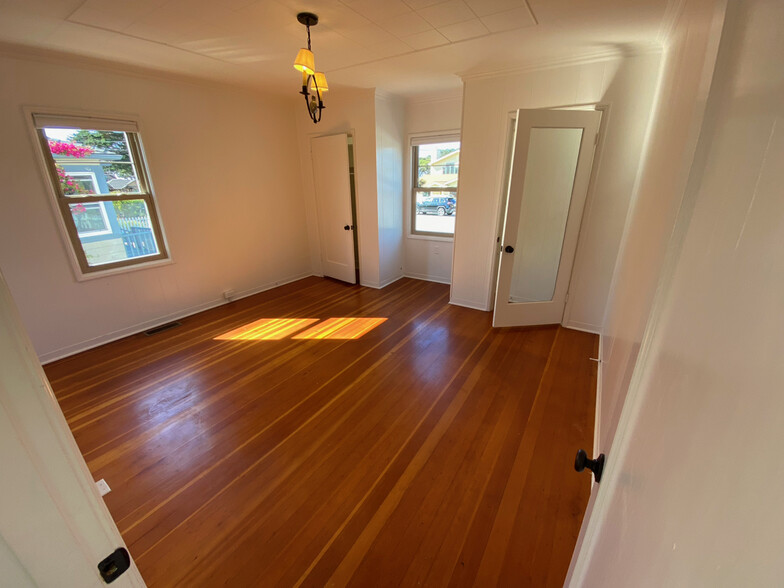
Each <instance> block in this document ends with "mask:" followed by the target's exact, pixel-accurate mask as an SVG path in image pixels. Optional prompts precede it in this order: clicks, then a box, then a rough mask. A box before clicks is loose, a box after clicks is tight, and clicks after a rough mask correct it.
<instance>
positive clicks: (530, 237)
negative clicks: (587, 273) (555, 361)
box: [509, 128, 583, 302]
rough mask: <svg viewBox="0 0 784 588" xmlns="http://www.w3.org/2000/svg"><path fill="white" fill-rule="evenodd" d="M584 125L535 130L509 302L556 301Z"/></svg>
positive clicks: (523, 197) (530, 147)
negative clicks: (570, 127) (580, 126)
mask: <svg viewBox="0 0 784 588" xmlns="http://www.w3.org/2000/svg"><path fill="white" fill-rule="evenodd" d="M582 136H583V129H582V128H575V129H565V128H533V129H531V135H530V139H529V144H528V159H527V162H526V170H527V171H526V174H525V183H524V185H523V195H522V200H521V205H520V217H519V220H518V225H517V246H516V247H515V255H514V264H513V267H512V283H511V285H510V286H511V287H510V291H509V302H547V301H550V300H552V299H553V295H554V293H555V281H556V278H557V277H558V267H559V265H560V261H561V250H562V248H563V241H564V234H565V231H566V220H567V218H568V216H569V206H570V204H571V201H572V191H573V189H574V178H575V172H576V171H577V159H578V157H579V155H580V143H581V141H582Z"/></svg>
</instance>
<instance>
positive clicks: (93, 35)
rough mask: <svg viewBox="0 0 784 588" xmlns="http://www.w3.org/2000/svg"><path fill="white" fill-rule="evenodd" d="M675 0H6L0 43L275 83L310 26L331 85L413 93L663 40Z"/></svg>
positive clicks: (0, 5)
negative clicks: (308, 20) (310, 23)
mask: <svg viewBox="0 0 784 588" xmlns="http://www.w3.org/2000/svg"><path fill="white" fill-rule="evenodd" d="M679 4H680V2H679V1H678V0H590V1H588V0H528V1H526V0H446V1H444V0H301V1H297V2H285V1H282V0H281V1H276V0H0V41H1V42H5V43H10V44H18V45H25V46H30V47H35V48H44V49H49V50H55V51H62V52H68V53H74V54H78V55H81V56H87V57H94V58H100V59H104V60H109V61H116V62H122V63H126V64H131V65H136V66H142V67H148V68H153V69H158V70H163V71H167V72H176V73H181V74H185V75H190V76H196V77H201V78H206V79H211V80H215V81H219V82H228V83H235V84H242V85H249V86H255V87H259V88H266V89H268V90H273V91H290V90H291V89H292V88H296V87H297V85H298V84H299V83H300V79H299V77H298V75H299V74H298V73H297V72H296V71H295V70H294V69H293V68H292V65H291V64H292V61H293V58H294V56H295V55H296V52H297V49H299V48H300V47H302V46H303V45H305V43H306V31H305V27H303V26H302V25H301V24H299V23H298V22H297V20H296V14H297V13H298V12H301V11H311V12H315V13H316V14H318V16H319V20H320V22H319V24H318V25H317V26H315V27H313V28H312V29H311V33H312V42H313V51H314V53H315V55H316V65H317V68H318V69H322V70H324V71H325V72H326V74H327V77H328V80H329V83H330V86H331V87H333V88H334V87H336V86H341V85H345V86H357V87H378V88H381V89H383V90H386V91H388V92H392V93H398V94H401V95H409V96H410V95H416V94H422V93H430V92H436V91H443V90H449V89H451V88H456V87H459V85H460V78H459V75H462V74H472V73H482V72H488V71H498V70H503V69H508V68H514V67H528V66H536V65H537V64H542V63H549V62H554V61H558V60H566V59H570V58H575V57H578V56H583V55H592V54H598V53H603V52H607V51H611V50H616V49H621V50H624V49H628V48H630V47H640V46H642V47H646V46H650V45H651V44H655V43H660V42H661V41H662V36H661V35H662V34H663V32H665V31H666V29H667V26H668V20H669V19H670V18H672V13H673V12H674V8H673V7H674V6H677V5H679Z"/></svg>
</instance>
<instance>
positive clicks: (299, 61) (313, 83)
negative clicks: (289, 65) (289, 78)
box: [294, 12, 329, 123]
mask: <svg viewBox="0 0 784 588" xmlns="http://www.w3.org/2000/svg"><path fill="white" fill-rule="evenodd" d="M297 20H298V21H299V22H300V23H302V24H304V25H305V27H307V29H308V48H307V49H300V50H299V53H297V58H296V59H295V60H294V69H296V70H299V71H301V72H302V91H300V94H302V95H303V96H304V97H305V104H306V105H307V107H308V114H310V120H312V121H313V122H314V123H317V122H319V121H320V120H321V111H322V110H323V109H324V108H325V106H324V102H323V101H322V100H321V99H322V98H323V96H324V92H326V91H327V90H329V86H327V77H326V76H325V75H324V74H323V72H320V71H316V59H315V57H314V56H313V52H312V51H311V50H310V27H314V26H316V25H317V24H318V16H316V15H315V14H313V13H312V12H300V13H299V14H298V15H297ZM311 89H312V91H313V92H314V93H313V94H311Z"/></svg>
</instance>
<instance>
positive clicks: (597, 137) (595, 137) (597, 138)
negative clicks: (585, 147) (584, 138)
mask: <svg viewBox="0 0 784 588" xmlns="http://www.w3.org/2000/svg"><path fill="white" fill-rule="evenodd" d="M598 143H599V133H596V134H595V135H594V136H593V144H594V145H596V144H598Z"/></svg>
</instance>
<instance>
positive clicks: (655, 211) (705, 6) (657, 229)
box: [597, 0, 721, 452]
mask: <svg viewBox="0 0 784 588" xmlns="http://www.w3.org/2000/svg"><path fill="white" fill-rule="evenodd" d="M716 4H717V3H716V2H714V1H713V0H697V1H690V2H687V3H686V10H685V12H684V13H683V15H682V16H681V19H680V21H679V22H678V23H677V25H676V27H675V29H674V31H673V34H672V37H671V41H670V45H669V47H668V49H667V54H666V56H665V64H664V69H663V75H662V80H661V86H660V90H659V96H660V98H659V103H658V105H657V108H656V113H655V119H654V121H653V123H652V126H651V131H650V134H649V137H648V139H647V142H648V144H647V146H646V154H645V156H644V161H643V164H642V168H641V173H640V179H639V185H638V187H637V190H636V195H635V201H634V206H633V209H632V210H631V211H630V214H629V220H628V223H627V228H626V234H625V236H624V243H623V246H622V251H621V254H620V256H619V258H618V263H617V267H616V270H615V275H614V277H613V285H612V290H611V293H610V297H609V301H608V305H607V314H606V318H605V325H604V328H603V330H602V335H603V336H602V347H601V357H602V360H603V361H602V363H601V366H600V367H601V376H600V377H601V382H602V388H601V399H600V407H599V409H600V412H599V419H598V423H597V424H598V432H599V436H598V448H599V450H600V451H603V452H608V451H609V450H610V445H611V442H612V439H613V435H614V434H615V428H616V426H617V423H618V419H619V417H620V413H621V409H622V408H623V402H624V398H625V396H626V390H627V388H628V386H629V381H630V379H631V376H632V372H633V369H634V365H635V363H636V361H637V354H638V352H639V349H640V343H641V341H642V337H643V332H644V329H645V325H646V323H647V320H648V315H649V312H650V308H651V303H652V300H653V296H654V293H655V291H656V285H657V282H658V279H659V272H660V270H661V267H662V261H663V259H664V254H665V251H666V247H667V243H668V240H669V238H670V235H671V233H672V228H673V224H674V222H675V215H676V213H677V210H678V206H679V205H680V202H681V198H682V197H683V192H684V190H685V188H686V181H687V178H688V172H689V167H690V165H691V161H692V157H693V154H694V149H695V146H696V143H697V137H698V132H699V128H700V125H701V122H702V117H703V114H704V110H705V101H706V99H707V93H708V90H709V85H710V80H711V76H712V73H713V67H714V64H715V59H716V51H717V48H718V39H719V33H720V27H719V26H717V16H716V14H715V13H714V10H713V8H714V6H715V5H716ZM720 14H721V11H720ZM720 22H721V20H720V18H719V20H718V25H720Z"/></svg>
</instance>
